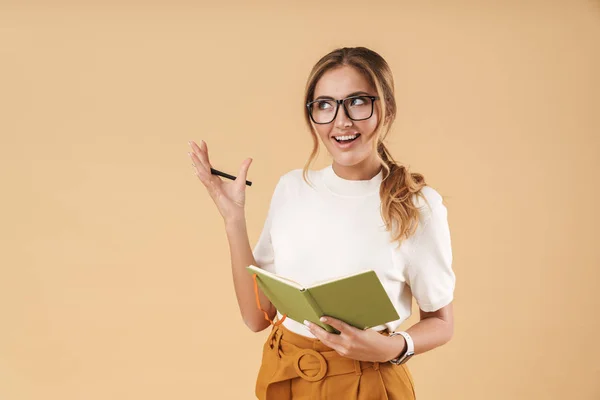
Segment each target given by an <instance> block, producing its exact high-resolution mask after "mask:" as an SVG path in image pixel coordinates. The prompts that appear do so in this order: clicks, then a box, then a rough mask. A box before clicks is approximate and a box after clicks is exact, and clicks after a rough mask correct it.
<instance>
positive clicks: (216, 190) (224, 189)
mask: <svg viewBox="0 0 600 400" xmlns="http://www.w3.org/2000/svg"><path fill="white" fill-rule="evenodd" d="M189 144H190V146H191V147H192V152H191V153H188V154H189V156H190V158H191V159H192V162H193V166H194V169H195V171H196V176H197V177H198V179H200V182H202V184H203V185H204V186H205V187H206V190H207V191H208V194H209V195H210V197H211V198H212V199H213V201H214V202H215V204H216V206H217V208H218V209H219V212H220V213H221V216H222V217H223V219H224V220H225V221H228V220H235V219H238V218H245V210H244V205H245V203H246V176H247V174H248V168H250V164H251V163H252V159H251V158H247V159H245V160H244V162H242V165H241V166H240V169H239V172H238V176H237V177H236V179H235V181H231V180H227V181H224V180H223V179H221V177H219V176H217V175H213V174H211V172H210V168H211V165H210V160H209V158H208V148H207V146H206V143H205V142H204V140H203V141H201V143H200V146H198V145H197V144H196V143H195V142H193V141H190V142H189Z"/></svg>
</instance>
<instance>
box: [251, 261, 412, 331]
mask: <svg viewBox="0 0 600 400" xmlns="http://www.w3.org/2000/svg"><path fill="white" fill-rule="evenodd" d="M246 269H247V270H248V272H249V273H250V274H255V273H256V275H257V276H256V282H257V284H258V287H259V288H260V289H261V290H262V291H263V293H264V294H265V295H266V296H267V297H268V298H269V300H270V301H271V303H273V305H274V306H275V307H276V308H277V310H278V311H279V312H280V313H281V314H282V315H287V318H291V319H293V320H295V321H298V322H300V323H302V322H303V321H304V320H305V319H306V320H309V321H311V322H314V323H316V324H317V325H319V326H321V327H322V328H323V329H325V330H327V331H328V332H332V333H340V332H339V331H338V330H337V329H335V328H334V327H332V326H331V325H328V324H324V323H323V322H321V321H319V318H321V317H322V316H323V315H329V316H331V317H334V318H337V319H339V320H342V321H344V322H346V323H347V324H349V325H352V326H354V327H356V328H359V329H368V328H371V327H374V326H378V325H382V324H385V323H386V322H390V321H395V320H397V319H399V318H400V317H399V316H398V312H397V311H396V309H395V308H394V305H393V304H392V302H391V300H390V299H389V297H388V295H387V293H386V292H385V289H384V288H383V285H382V284H381V281H380V280H379V278H378V277H377V274H376V273H375V271H373V270H369V271H363V272H359V273H355V274H352V275H347V276H342V277H338V278H334V279H330V280H327V281H324V282H318V283H315V284H314V285H311V286H309V287H306V288H305V287H303V286H302V285H300V284H298V283H297V282H294V281H292V280H290V279H286V278H284V277H282V276H279V275H276V274H273V273H271V272H269V271H265V270H263V269H261V268H259V267H256V266H254V265H250V266H248V267H246Z"/></svg>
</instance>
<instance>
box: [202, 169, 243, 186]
mask: <svg viewBox="0 0 600 400" xmlns="http://www.w3.org/2000/svg"><path fill="white" fill-rule="evenodd" d="M210 173H211V174H213V175H219V176H222V177H223V178H227V179H231V180H232V181H235V179H236V177H235V176H233V175H229V174H226V173H225V172H221V171H219V170H218V169H214V168H211V169H210ZM246 185H248V186H252V182H250V181H246Z"/></svg>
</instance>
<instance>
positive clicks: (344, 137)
mask: <svg viewBox="0 0 600 400" xmlns="http://www.w3.org/2000/svg"><path fill="white" fill-rule="evenodd" d="M357 136H358V135H356V134H355V135H346V136H334V138H336V139H337V140H351V139H354V138H356V137H357Z"/></svg>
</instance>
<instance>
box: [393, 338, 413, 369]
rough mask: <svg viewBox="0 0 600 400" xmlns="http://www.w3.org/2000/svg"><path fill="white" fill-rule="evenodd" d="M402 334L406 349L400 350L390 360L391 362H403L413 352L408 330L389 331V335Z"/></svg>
mask: <svg viewBox="0 0 600 400" xmlns="http://www.w3.org/2000/svg"><path fill="white" fill-rule="evenodd" d="M396 335H402V336H403V337H404V340H405V341H406V349H405V351H404V352H402V354H401V355H399V356H398V357H396V358H394V359H392V360H390V362H391V363H392V364H403V363H405V362H407V361H408V359H409V358H411V357H412V356H413V355H414V354H415V344H414V342H413V340H412V337H411V336H410V335H409V334H408V332H404V331H399V332H392V333H390V335H389V337H392V336H396Z"/></svg>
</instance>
